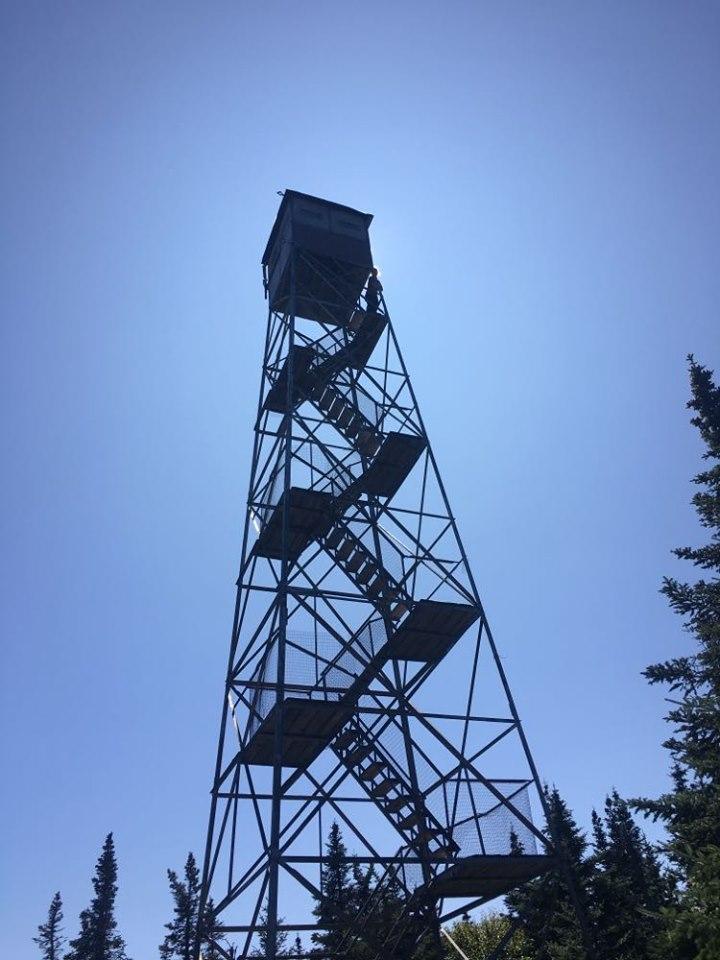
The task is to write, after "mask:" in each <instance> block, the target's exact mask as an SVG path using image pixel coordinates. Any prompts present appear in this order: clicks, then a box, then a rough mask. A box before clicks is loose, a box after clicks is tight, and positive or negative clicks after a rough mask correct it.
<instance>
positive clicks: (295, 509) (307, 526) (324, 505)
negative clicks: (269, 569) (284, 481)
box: [253, 487, 332, 560]
mask: <svg viewBox="0 0 720 960" xmlns="http://www.w3.org/2000/svg"><path fill="white" fill-rule="evenodd" d="M284 503H285V495H284V494H283V496H282V497H281V498H280V500H279V501H278V503H277V504H276V506H275V508H274V509H273V511H272V514H271V515H270V517H269V519H268V520H267V521H266V522H265V524H264V525H263V528H262V531H261V533H260V536H259V537H258V538H257V540H256V541H255V546H254V547H253V552H254V553H255V555H256V556H258V557H269V558H270V559H272V560H282V548H283V543H282V539H283V536H282V532H283V530H282V528H283V513H284ZM331 504H332V497H331V496H330V494H329V493H321V492H320V491H318V490H305V489H304V488H302V487H290V489H289V490H288V509H289V517H288V534H289V537H288V559H289V560H297V558H298V557H299V556H300V554H301V553H302V552H303V550H305V548H306V547H307V546H309V544H310V543H311V542H312V541H313V540H315V539H316V538H317V537H320V536H322V535H323V533H325V532H326V531H327V530H328V529H329V527H330V524H331V522H332V520H331V513H330V509H331Z"/></svg>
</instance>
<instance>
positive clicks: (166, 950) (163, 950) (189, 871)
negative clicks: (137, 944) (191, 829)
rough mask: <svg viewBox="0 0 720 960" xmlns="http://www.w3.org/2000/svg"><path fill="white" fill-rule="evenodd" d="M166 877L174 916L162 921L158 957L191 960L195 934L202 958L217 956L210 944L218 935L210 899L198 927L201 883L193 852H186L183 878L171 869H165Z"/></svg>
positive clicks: (172, 959)
mask: <svg viewBox="0 0 720 960" xmlns="http://www.w3.org/2000/svg"><path fill="white" fill-rule="evenodd" d="M167 876H168V882H169V884H170V893H171V895H172V899H173V918H172V920H171V921H170V923H166V924H165V929H166V930H167V931H168V932H167V933H166V934H165V939H164V940H163V942H162V943H161V944H160V947H159V950H160V957H161V960H193V957H194V950H195V938H196V936H198V934H199V936H200V947H201V950H202V953H203V956H204V957H205V960H213V958H215V957H220V956H221V954H220V953H219V951H218V950H217V948H216V947H215V946H214V945H213V941H214V940H215V939H217V938H216V936H215V931H214V927H215V921H214V917H213V904H212V901H208V903H207V905H206V907H205V911H204V913H205V916H204V920H203V923H202V924H201V925H200V929H199V930H198V911H199V909H200V886H201V882H200V871H199V870H198V866H197V863H196V861H195V857H194V856H193V854H192V853H188V855H187V860H186V861H185V867H184V871H183V879H182V880H180V879H179V878H178V875H177V873H176V872H175V871H174V870H168V872H167Z"/></svg>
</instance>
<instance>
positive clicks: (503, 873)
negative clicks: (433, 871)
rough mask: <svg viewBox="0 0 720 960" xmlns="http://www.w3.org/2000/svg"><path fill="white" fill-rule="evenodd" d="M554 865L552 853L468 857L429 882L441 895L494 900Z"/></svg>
mask: <svg viewBox="0 0 720 960" xmlns="http://www.w3.org/2000/svg"><path fill="white" fill-rule="evenodd" d="M554 865H555V860H554V858H553V857H548V856H541V855H537V854H533V855H527V856H525V855H523V856H490V855H489V856H481V855H478V856H475V857H465V858H463V859H462V860H458V861H456V862H455V863H454V864H453V865H452V866H451V867H448V868H447V870H443V871H442V873H439V874H438V875H437V876H436V877H435V878H434V880H432V881H431V882H430V884H429V891H430V893H431V894H432V895H433V896H435V897H437V898H438V899H439V898H440V897H482V898H484V899H485V900H492V899H494V898H495V897H500V896H502V895H503V894H504V893H508V892H509V891H510V890H513V889H514V888H515V887H518V886H520V884H522V883H526V882H527V881H528V880H532V879H533V877H539V876H541V875H542V874H543V873H547V871H548V870H551V869H552V868H553V866H554Z"/></svg>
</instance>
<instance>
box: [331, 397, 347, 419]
mask: <svg viewBox="0 0 720 960" xmlns="http://www.w3.org/2000/svg"><path fill="white" fill-rule="evenodd" d="M344 409H345V401H344V400H343V398H342V397H337V396H336V397H333V402H332V403H331V404H330V406H329V407H328V409H327V415H328V419H330V420H337V418H338V417H339V416H340V414H341V413H342V412H343V410H344Z"/></svg>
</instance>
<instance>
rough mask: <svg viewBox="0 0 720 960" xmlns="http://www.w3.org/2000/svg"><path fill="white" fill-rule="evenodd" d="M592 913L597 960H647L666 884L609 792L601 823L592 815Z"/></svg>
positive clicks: (654, 858) (649, 850) (620, 802)
mask: <svg viewBox="0 0 720 960" xmlns="http://www.w3.org/2000/svg"><path fill="white" fill-rule="evenodd" d="M593 834H594V841H595V842H594V856H593V862H594V865H595V868H596V869H595V870H594V872H593V874H592V878H591V891H592V913H593V918H594V920H595V936H596V949H597V955H598V958H599V960H646V958H647V957H648V956H649V955H650V950H651V948H652V944H653V943H654V942H656V940H657V937H658V934H659V932H660V929H661V910H662V908H663V907H664V906H667V904H668V903H669V897H670V889H671V888H670V884H669V882H668V880H667V879H666V878H665V877H664V876H663V874H662V871H661V868H660V864H659V862H658V858H657V856H656V855H655V852H654V851H653V848H652V847H651V846H650V844H649V843H648V841H647V839H646V838H645V836H644V834H643V832H642V831H641V830H640V828H639V827H638V825H637V824H636V823H635V822H634V820H633V818H632V815H631V813H630V808H629V806H628V804H627V802H626V801H625V800H623V799H622V798H621V797H620V796H619V795H618V793H617V791H615V790H614V791H613V792H612V793H611V794H610V796H608V797H607V799H606V800H605V811H604V820H603V819H601V818H600V817H599V816H598V815H597V813H596V812H595V811H593Z"/></svg>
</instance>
